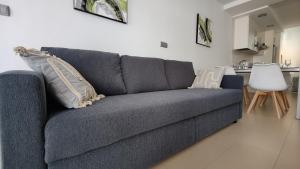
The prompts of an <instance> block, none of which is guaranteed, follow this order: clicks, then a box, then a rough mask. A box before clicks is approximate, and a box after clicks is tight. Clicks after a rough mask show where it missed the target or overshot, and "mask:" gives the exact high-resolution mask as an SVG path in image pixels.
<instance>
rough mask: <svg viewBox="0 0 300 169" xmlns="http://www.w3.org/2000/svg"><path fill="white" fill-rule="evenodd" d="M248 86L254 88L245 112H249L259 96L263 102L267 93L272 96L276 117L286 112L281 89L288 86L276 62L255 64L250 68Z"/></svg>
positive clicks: (285, 88) (283, 89)
mask: <svg viewBox="0 0 300 169" xmlns="http://www.w3.org/2000/svg"><path fill="white" fill-rule="evenodd" d="M249 86H250V87H251V88H253V89H255V90H256V92H255V95H254V97H253V99H252V101H251V104H250V106H249V108H248V111H247V113H251V111H252V109H253V108H254V107H255V106H256V104H257V102H258V100H259V99H260V98H261V100H262V102H261V104H263V103H264V102H265V100H266V99H267V97H268V95H271V96H272V99H273V103H274V105H275V108H276V112H277V117H278V118H279V119H280V118H281V117H282V115H283V114H284V113H285V112H287V106H286V104H285V98H284V94H283V91H285V90H287V88H288V86H287V84H286V82H285V80H284V77H283V74H282V72H281V69H280V67H279V65H278V64H256V65H254V66H253V68H252V72H251V75H250V80H249Z"/></svg>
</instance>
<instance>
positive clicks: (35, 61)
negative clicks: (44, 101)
mask: <svg viewBox="0 0 300 169" xmlns="http://www.w3.org/2000/svg"><path fill="white" fill-rule="evenodd" d="M15 52H17V53H18V54H19V55H20V56H21V58H22V59H23V60H24V61H25V62H26V63H27V64H28V65H29V67H31V68H32V69H33V70H35V71H37V72H40V73H42V74H43V76H44V78H45V80H46V83H47V86H48V88H49V90H50V92H51V93H52V95H53V96H55V98H56V99H57V100H58V101H59V102H60V103H61V104H62V105H64V106H65V107H67V108H83V107H86V106H88V105H91V104H92V103H93V102H94V101H96V100H100V99H102V98H104V97H105V96H104V95H98V94H97V93H96V91H95V89H94V88H93V86H92V85H91V84H90V83H89V82H88V81H86V80H85V79H84V77H83V76H82V75H81V74H80V73H79V72H78V71H77V70H76V69H75V68H74V67H72V66H71V65H70V64H69V63H67V62H65V61H63V60H62V59H60V58H58V57H55V56H52V55H49V54H48V53H47V52H44V51H43V52H42V51H39V50H35V49H26V48H24V47H16V48H15Z"/></svg>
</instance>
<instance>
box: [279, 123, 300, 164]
mask: <svg viewBox="0 0 300 169" xmlns="http://www.w3.org/2000/svg"><path fill="white" fill-rule="evenodd" d="M299 158H300V124H299V123H298V122H295V123H294V125H293V128H292V129H291V131H290V132H289V135H288V137H287V139H286V140H285V144H284V145H283V147H282V150H281V153H280V155H279V157H278V160H277V162H276V164H275V169H299V168H300V159H299Z"/></svg>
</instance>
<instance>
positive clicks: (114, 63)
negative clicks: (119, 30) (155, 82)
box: [41, 47, 127, 96]
mask: <svg viewBox="0 0 300 169" xmlns="http://www.w3.org/2000/svg"><path fill="white" fill-rule="evenodd" d="M41 50H43V51H48V52H49V53H50V54H52V55H56V56H57V57H60V58H61V59H63V60H65V61H67V62H68V63H70V64H71V65H72V66H74V68H76V69H77V70H78V71H79V72H80V73H81V74H82V75H83V77H85V79H86V80H87V81H88V82H90V83H91V85H92V86H93V87H94V88H95V90H96V91H97V93H98V94H100V93H101V94H104V95H108V96H109V95H120V94H126V93H127V92H126V88H125V84H124V81H123V77H122V72H121V65H120V61H121V60H120V56H119V54H115V53H107V52H100V51H90V50H80V49H67V48H53V47H42V49H41Z"/></svg>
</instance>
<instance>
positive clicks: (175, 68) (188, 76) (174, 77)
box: [165, 60, 196, 90]
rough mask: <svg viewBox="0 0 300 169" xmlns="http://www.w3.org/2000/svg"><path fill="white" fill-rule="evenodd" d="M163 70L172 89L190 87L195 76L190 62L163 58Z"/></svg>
mask: <svg viewBox="0 0 300 169" xmlns="http://www.w3.org/2000/svg"><path fill="white" fill-rule="evenodd" d="M165 72H166V77H167V80H168V84H169V87H170V89H172V90H175V89H186V88H188V87H191V86H192V84H193V82H194V79H195V77H196V75H195V72H194V68H193V63H192V62H181V61H175V60H165Z"/></svg>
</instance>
